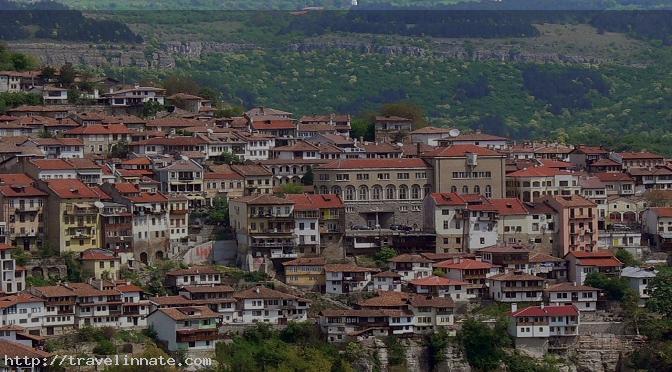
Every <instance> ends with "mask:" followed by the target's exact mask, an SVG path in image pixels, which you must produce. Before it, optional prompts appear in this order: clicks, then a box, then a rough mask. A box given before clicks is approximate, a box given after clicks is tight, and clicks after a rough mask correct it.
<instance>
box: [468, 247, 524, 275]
mask: <svg viewBox="0 0 672 372" xmlns="http://www.w3.org/2000/svg"><path fill="white" fill-rule="evenodd" d="M533 249H534V247H532V246H529V245H524V244H518V243H514V244H506V243H504V244H497V245H493V246H490V247H486V248H483V249H480V250H479V251H478V252H479V253H480V254H481V257H482V258H483V261H485V262H488V263H491V264H493V265H496V266H500V267H501V268H502V269H503V270H504V272H506V273H508V272H513V271H525V272H527V271H528V270H529V263H530V256H531V255H532V250H533Z"/></svg>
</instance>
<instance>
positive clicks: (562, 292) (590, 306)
mask: <svg viewBox="0 0 672 372" xmlns="http://www.w3.org/2000/svg"><path fill="white" fill-rule="evenodd" d="M544 292H546V296H547V300H548V304H549V305H574V306H575V307H576V308H577V309H578V310H580V311H595V310H596V308H597V295H598V293H599V292H600V290H599V289H597V288H593V287H589V286H586V285H576V284H574V283H570V282H564V283H558V284H554V285H552V286H549V287H548V288H546V289H545V290H544Z"/></svg>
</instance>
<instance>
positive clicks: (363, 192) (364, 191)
mask: <svg viewBox="0 0 672 372" xmlns="http://www.w3.org/2000/svg"><path fill="white" fill-rule="evenodd" d="M357 199H359V200H369V188H368V187H366V186H360V187H359V197H358V198H357Z"/></svg>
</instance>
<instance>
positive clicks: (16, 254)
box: [12, 248, 32, 266]
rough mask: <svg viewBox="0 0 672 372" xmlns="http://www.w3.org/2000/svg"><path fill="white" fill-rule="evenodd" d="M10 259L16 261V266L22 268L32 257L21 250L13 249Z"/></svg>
mask: <svg viewBox="0 0 672 372" xmlns="http://www.w3.org/2000/svg"><path fill="white" fill-rule="evenodd" d="M12 258H13V259H14V260H15V261H16V264H17V265H19V266H24V265H26V264H27V263H28V260H30V259H31V258H32V255H31V254H30V252H28V251H26V250H23V249H21V248H14V249H12Z"/></svg>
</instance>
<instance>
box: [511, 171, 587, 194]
mask: <svg viewBox="0 0 672 372" xmlns="http://www.w3.org/2000/svg"><path fill="white" fill-rule="evenodd" d="M580 191H581V186H580V185H579V175H578V174H577V173H573V172H570V171H563V170H560V169H557V168H550V167H532V168H526V169H521V170H518V171H515V172H512V173H509V174H507V175H506V195H507V196H508V197H512V198H519V199H520V200H522V201H523V202H535V201H539V199H540V198H542V197H544V196H546V195H564V196H570V195H576V194H579V193H580Z"/></svg>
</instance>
